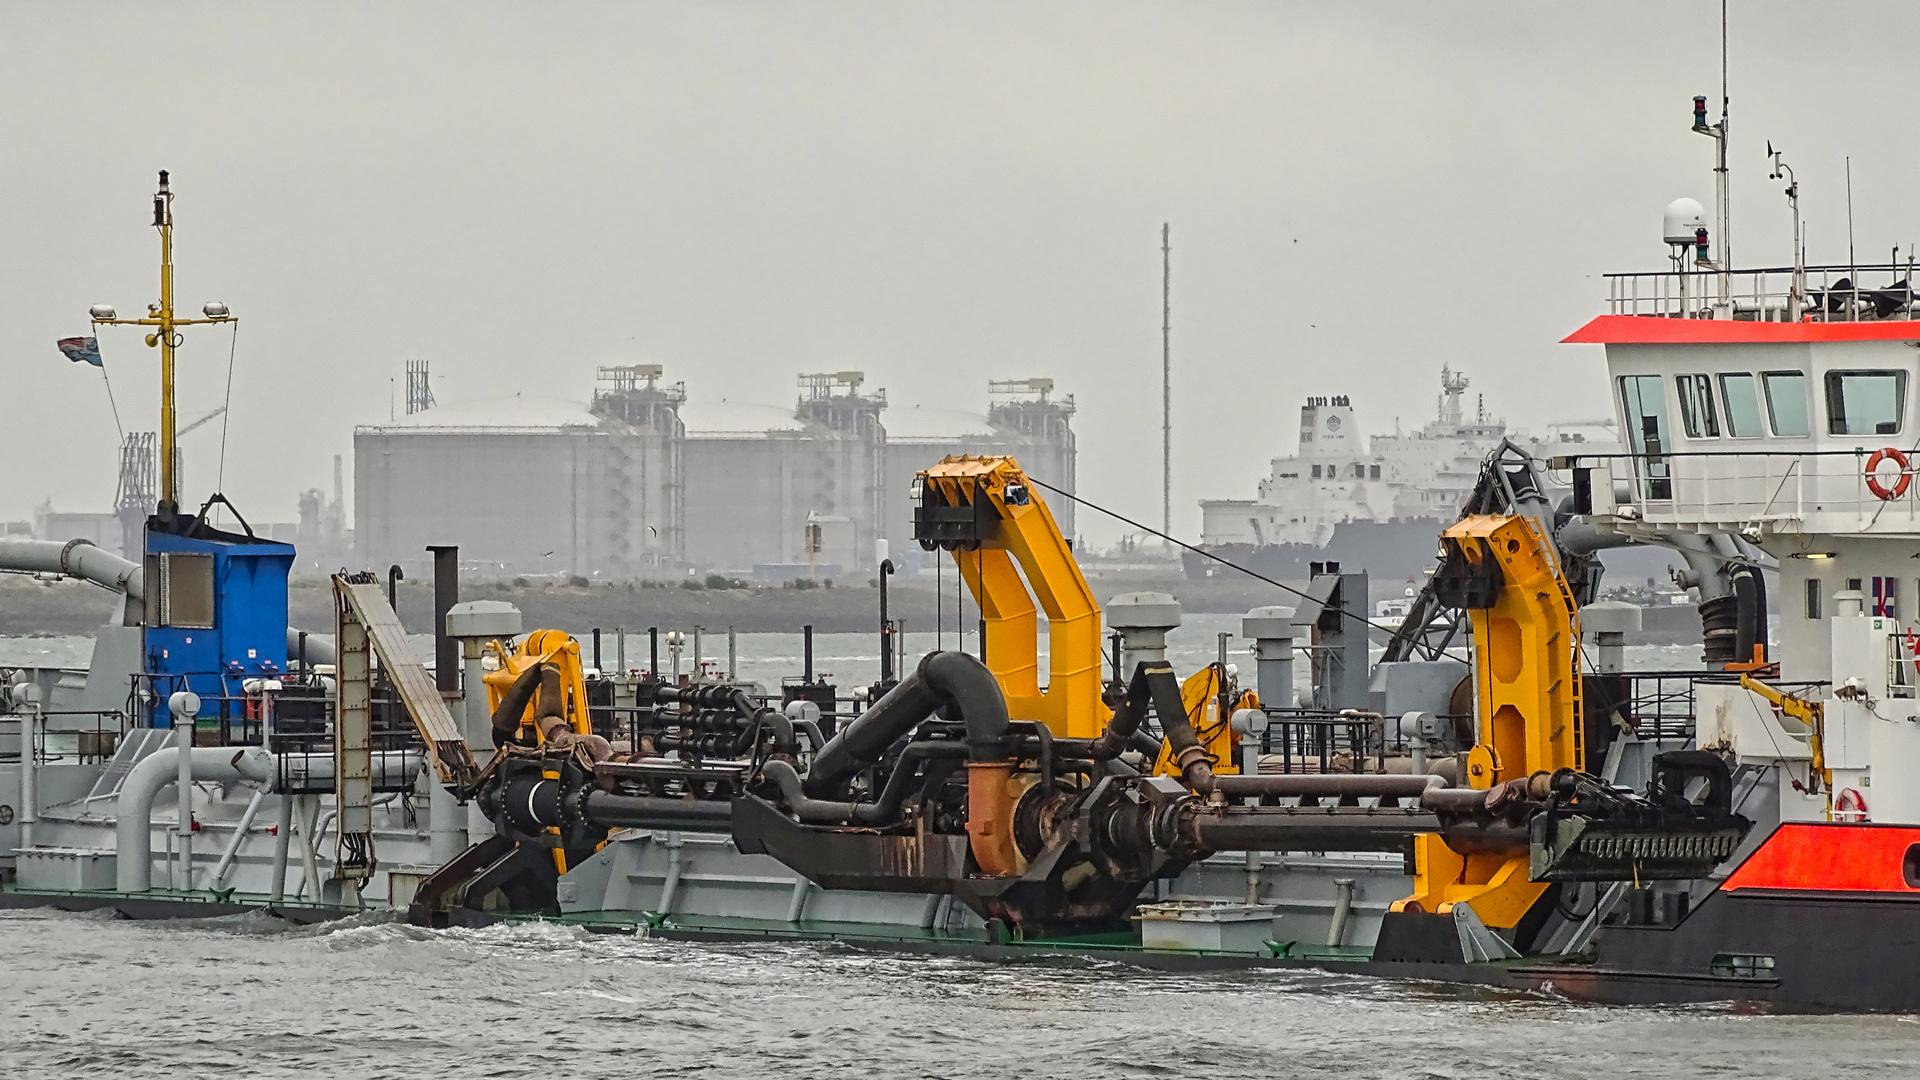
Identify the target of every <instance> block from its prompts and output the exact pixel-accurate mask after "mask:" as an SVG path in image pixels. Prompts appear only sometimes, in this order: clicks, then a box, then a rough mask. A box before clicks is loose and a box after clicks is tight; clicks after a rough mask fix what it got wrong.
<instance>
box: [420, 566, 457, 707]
mask: <svg viewBox="0 0 1920 1080" xmlns="http://www.w3.org/2000/svg"><path fill="white" fill-rule="evenodd" d="M427 550H428V551H431V552H433V682H434V686H435V687H436V688H437V689H438V690H439V691H440V692H441V693H443V694H448V693H453V692H455V691H457V690H459V689H460V643H459V642H458V641H455V640H454V639H452V638H450V637H448V636H447V612H449V611H452V610H453V605H455V604H457V603H459V602H460V549H459V548H458V547H455V546H454V545H452V544H434V545H430V546H429V547H428V548H427Z"/></svg>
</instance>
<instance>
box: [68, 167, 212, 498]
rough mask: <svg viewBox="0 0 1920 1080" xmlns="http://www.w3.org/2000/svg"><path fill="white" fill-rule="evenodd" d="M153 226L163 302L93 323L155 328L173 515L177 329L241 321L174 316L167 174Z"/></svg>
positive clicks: (166, 484) (164, 485) (165, 494)
mask: <svg viewBox="0 0 1920 1080" xmlns="http://www.w3.org/2000/svg"><path fill="white" fill-rule="evenodd" d="M153 225H154V228H156V229H159V230H160V303H159V304H157V305H153V306H149V307H148V309H147V317H146V318H144V319H95V320H93V323H94V325H95V326H151V327H154V328H155V329H154V332H153V333H151V334H148V335H147V346H148V347H149V348H152V347H154V346H156V345H157V346H159V348H160V510H161V512H162V513H165V514H171V513H174V512H175V511H177V510H178V509H179V508H180V491H179V487H178V478H177V477H175V476H174V475H173V458H174V450H173V445H174V441H175V440H176V439H177V438H178V437H179V436H178V432H177V430H176V426H177V422H176V416H175V409H174V404H173V382H174V380H173V350H174V349H176V348H178V347H179V346H180V335H179V334H177V333H175V332H174V328H175V327H178V326H203V325H206V324H209V323H227V322H236V321H238V320H237V318H236V317H235V316H233V315H210V316H208V317H207V318H204V319H182V318H177V317H175V315H174V314H173V191H172V190H171V189H170V188H169V187H168V186H167V174H166V173H165V172H164V171H163V172H162V173H161V174H160V190H159V191H157V192H155V193H154V196H153Z"/></svg>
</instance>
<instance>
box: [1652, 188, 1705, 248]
mask: <svg viewBox="0 0 1920 1080" xmlns="http://www.w3.org/2000/svg"><path fill="white" fill-rule="evenodd" d="M1660 227H1661V234H1662V235H1663V236H1664V237H1665V238H1666V241H1667V243H1669V244H1691V243H1693V239H1694V236H1695V234H1696V233H1697V232H1698V231H1699V230H1701V229H1704V228H1706V227H1707V208H1706V207H1704V206H1701V205H1700V200H1698V199H1675V200H1673V201H1672V202H1670V203H1668V204H1667V212H1666V214H1665V215H1663V216H1662V217H1661V221H1660Z"/></svg>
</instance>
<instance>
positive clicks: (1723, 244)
mask: <svg viewBox="0 0 1920 1080" xmlns="http://www.w3.org/2000/svg"><path fill="white" fill-rule="evenodd" d="M1729 101H1730V99H1729V98H1728V96H1727V0H1720V122H1719V123H1717V124H1709V123H1707V99H1706V98H1704V97H1696V98H1694V99H1693V130H1695V131H1697V132H1699V133H1700V134H1702V135H1706V136H1708V137H1710V138H1712V139H1713V141H1714V164H1713V227H1714V228H1715V229H1717V230H1719V232H1720V258H1719V259H1718V260H1717V261H1714V262H1710V263H1708V265H1709V266H1710V267H1711V269H1713V270H1714V271H1715V272H1716V274H1715V276H1716V277H1717V278H1718V279H1719V281H1718V287H1719V300H1718V302H1717V303H1716V304H1715V307H1716V309H1717V310H1716V311H1715V315H1716V317H1719V318H1726V319H1730V318H1732V317H1733V245H1732V243H1731V242H1730V234H1731V232H1732V221H1733V193H1732V183H1731V180H1730V176H1731V174H1730V173H1729V172H1728V171H1727V113H1728V103H1729ZM1703 261H1704V260H1703Z"/></svg>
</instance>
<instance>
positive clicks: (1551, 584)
mask: <svg viewBox="0 0 1920 1080" xmlns="http://www.w3.org/2000/svg"><path fill="white" fill-rule="evenodd" d="M1441 540H1442V545H1443V548H1444V559H1443V561H1442V563H1441V567H1440V570H1439V573H1438V575H1437V577H1436V580H1435V590H1436V591H1437V592H1440V593H1442V599H1443V601H1444V602H1446V603H1448V604H1449V605H1450V606H1454V607H1463V608H1465V609H1466V610H1467V612H1468V615H1469V617H1470V618H1471V620H1472V625H1473V649H1474V657H1473V661H1474V662H1473V678H1474V690H1475V694H1474V697H1475V700H1476V703H1477V706H1478V708H1477V712H1478V718H1479V743H1478V745H1476V746H1474V748H1473V749H1472V751H1471V752H1469V753H1468V754H1467V757H1466V768H1465V770H1464V773H1465V774H1464V775H1463V776H1462V777H1461V779H1462V780H1463V781H1464V782H1465V784H1466V786H1468V787H1471V788H1475V789H1479V790H1486V789H1490V788H1492V787H1494V786H1495V785H1496V784H1503V783H1507V782H1509V781H1515V780H1519V781H1527V780H1528V779H1529V778H1532V777H1535V776H1536V775H1538V774H1541V773H1552V772H1553V771H1554V770H1556V769H1576V770H1578V769H1582V768H1583V767H1584V760H1583V759H1584V748H1583V747H1582V746H1581V730H1580V721H1581V714H1580V673H1579V668H1578V666H1577V663H1578V658H1579V649H1580V609H1579V606H1578V604H1576V603H1575V601H1574V597H1573V593H1572V590H1571V589H1569V588H1568V585H1567V580H1566V577H1565V576H1564V574H1562V572H1561V569H1560V559H1559V555H1558V553H1557V552H1556V551H1555V550H1554V547H1553V544H1551V543H1550V542H1548V541H1547V540H1546V538H1544V537H1543V536H1542V535H1541V533H1540V530H1539V527H1538V526H1537V525H1536V524H1535V523H1534V521H1533V519H1532V518H1530V517H1528V516H1526V515H1524V514H1512V515H1501V514H1484V515H1473V516H1470V517H1466V518H1462V519H1461V520H1460V521H1459V522H1457V523H1456V524H1454V525H1453V526H1452V527H1451V528H1449V529H1448V530H1447V531H1446V532H1445V533H1444V534H1443V535H1442V538H1441ZM1414 855H1415V859H1416V871H1415V874H1414V890H1413V895H1412V896H1410V897H1408V898H1406V899H1404V900H1400V901H1397V902H1396V903H1395V904H1394V905H1393V910H1395V911H1428V912H1436V913H1440V914H1446V913H1447V912H1449V911H1451V910H1452V905H1453V904H1456V903H1463V902H1470V903H1471V904H1472V906H1473V913H1474V914H1475V915H1476V916H1478V917H1479V918H1480V920H1481V922H1483V923H1485V924H1486V925H1488V926H1497V927H1510V926H1513V925H1514V924H1516V923H1518V922H1519V921H1520V917H1521V916H1523V915H1525V914H1526V912H1527V909H1528V908H1530V907H1532V906H1533V903H1534V901H1535V900H1538V899H1539V898H1540V894H1541V893H1543V892H1545V891H1546V889H1547V887H1548V886H1547V884H1546V883H1544V882H1535V881H1532V880H1530V878H1529V873H1528V870H1529V867H1528V853H1527V852H1526V851H1525V850H1524V849H1523V850H1520V851H1518V852H1512V853H1504V852H1502V853H1484V852H1483V853H1472V852H1469V853H1465V854H1463V853H1461V852H1457V851H1455V850H1453V849H1452V848H1450V847H1448V846H1447V843H1446V841H1445V839H1444V838H1443V837H1441V836H1440V835H1439V834H1433V833H1429V834H1425V835H1421V836H1418V837H1415V838H1414Z"/></svg>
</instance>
